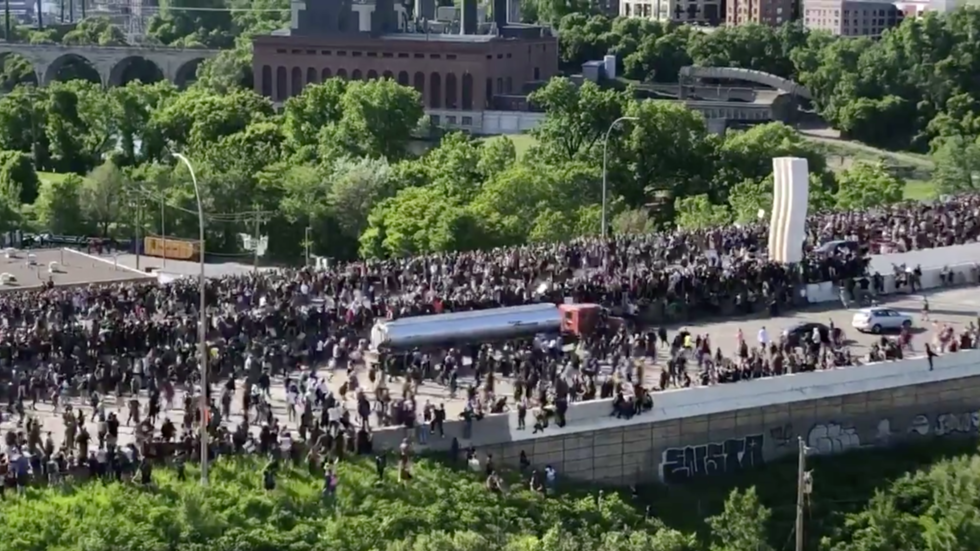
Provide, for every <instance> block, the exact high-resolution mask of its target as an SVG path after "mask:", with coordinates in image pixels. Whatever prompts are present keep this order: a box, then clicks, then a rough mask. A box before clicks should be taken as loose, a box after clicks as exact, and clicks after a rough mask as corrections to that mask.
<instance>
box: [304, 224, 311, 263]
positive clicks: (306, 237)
mask: <svg viewBox="0 0 980 551" xmlns="http://www.w3.org/2000/svg"><path fill="white" fill-rule="evenodd" d="M303 233H304V236H303V244H304V245H306V264H304V266H305V267H307V268H309V267H310V235H311V234H312V233H313V228H311V227H309V226H306V231H304V232H303Z"/></svg>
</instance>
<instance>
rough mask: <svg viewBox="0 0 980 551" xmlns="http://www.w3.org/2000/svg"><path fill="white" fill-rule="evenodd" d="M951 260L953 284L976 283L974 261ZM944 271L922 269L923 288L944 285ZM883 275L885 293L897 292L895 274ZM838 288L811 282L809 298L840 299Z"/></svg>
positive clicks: (816, 300)
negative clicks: (959, 262) (959, 261)
mask: <svg viewBox="0 0 980 551" xmlns="http://www.w3.org/2000/svg"><path fill="white" fill-rule="evenodd" d="M950 260H951V261H953V262H954V264H953V265H950V266H949V269H950V271H951V272H952V273H953V285H961V284H964V283H975V280H976V276H975V275H974V274H973V267H974V265H973V263H972V262H971V263H964V264H955V261H956V260H957V259H956V258H955V257H954V258H950ZM913 267H914V266H913ZM942 271H943V270H942V268H924V269H923V270H922V280H921V281H920V283H921V284H922V288H923V289H937V288H939V287H942V284H941V283H940V281H939V275H940V274H941V273H942ZM881 275H882V277H883V278H884V285H885V291H884V294H886V295H888V294H892V293H895V292H897V291H898V289H897V287H896V285H895V274H893V273H888V274H884V273H883V274H881ZM838 289H839V287H838V286H837V285H834V284H833V282H830V281H824V282H822V283H811V284H809V285H807V286H806V296H807V300H808V301H809V302H810V303H811V304H820V303H824V302H837V301H840V291H839V290H838Z"/></svg>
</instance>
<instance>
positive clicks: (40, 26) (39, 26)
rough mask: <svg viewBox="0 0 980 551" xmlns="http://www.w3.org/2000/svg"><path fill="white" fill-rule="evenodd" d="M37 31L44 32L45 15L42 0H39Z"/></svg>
mask: <svg viewBox="0 0 980 551" xmlns="http://www.w3.org/2000/svg"><path fill="white" fill-rule="evenodd" d="M37 30H39V31H41V30H44V14H43V13H42V12H41V0H37Z"/></svg>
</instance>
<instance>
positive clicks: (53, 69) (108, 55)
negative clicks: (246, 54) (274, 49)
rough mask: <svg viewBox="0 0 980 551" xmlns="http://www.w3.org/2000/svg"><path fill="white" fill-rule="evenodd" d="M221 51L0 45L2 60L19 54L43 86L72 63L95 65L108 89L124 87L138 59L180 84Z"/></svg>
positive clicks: (190, 77)
mask: <svg viewBox="0 0 980 551" xmlns="http://www.w3.org/2000/svg"><path fill="white" fill-rule="evenodd" d="M218 52H219V50H205V49H195V48H167V47H162V46H161V47H153V46H63V45H60V44H15V43H4V42H0V57H6V56H9V55H13V54H16V55H19V56H21V57H23V58H24V59H26V60H27V61H28V62H30V64H31V65H32V66H33V67H34V74H35V75H36V76H37V82H38V84H40V85H41V86H47V85H48V84H50V83H51V81H53V80H56V79H57V76H58V71H59V70H60V69H61V67H62V66H63V65H64V64H65V63H66V62H68V61H69V60H81V61H84V62H87V63H88V64H89V65H91V66H92V67H93V68H94V69H95V70H96V71H97V72H98V73H99V77H100V78H101V79H102V85H103V86H105V87H109V86H118V85H120V84H122V80H123V73H124V72H125V71H126V68H127V67H129V64H130V63H132V62H133V60H136V59H143V60H145V61H147V62H149V63H152V64H153V65H156V67H157V68H158V69H159V70H160V73H161V74H162V75H163V77H164V78H166V79H167V80H169V81H170V82H173V83H174V84H177V85H178V86H180V85H182V84H184V83H186V82H187V81H188V80H191V79H192V78H193V77H194V73H195V71H196V69H197V65H198V64H199V63H200V62H201V61H203V60H205V59H208V58H210V57H214V56H216V55H217V54H218Z"/></svg>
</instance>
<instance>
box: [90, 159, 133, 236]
mask: <svg viewBox="0 0 980 551" xmlns="http://www.w3.org/2000/svg"><path fill="white" fill-rule="evenodd" d="M125 191H126V190H125V175H124V174H123V172H122V170H120V169H119V167H118V166H116V165H115V163H113V162H112V161H106V162H105V163H103V164H102V165H101V166H99V167H97V168H96V169H95V170H93V171H92V173H91V174H89V175H88V177H87V178H86V179H85V180H84V181H83V183H82V189H81V190H80V200H81V204H82V206H83V208H84V217H85V219H86V220H87V221H88V222H89V223H90V224H92V225H93V226H95V227H96V228H97V229H98V232H99V235H103V236H107V235H109V225H110V224H113V223H115V222H119V221H120V219H121V218H122V217H121V213H122V211H123V208H124V206H125V205H126V200H125V199H124V194H125ZM141 199H142V200H144V201H145V198H141Z"/></svg>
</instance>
